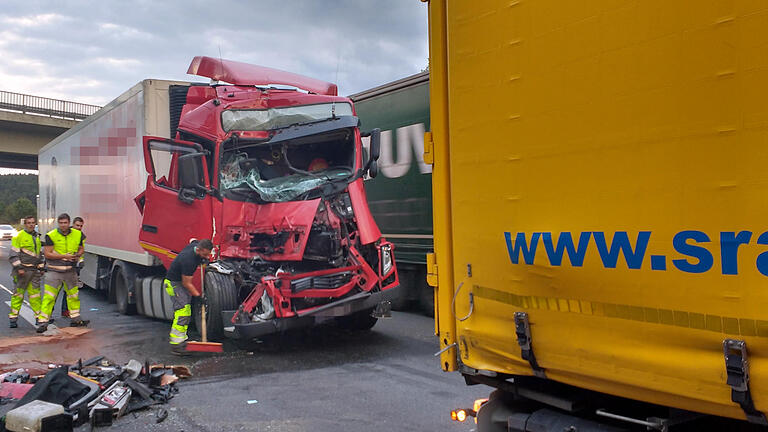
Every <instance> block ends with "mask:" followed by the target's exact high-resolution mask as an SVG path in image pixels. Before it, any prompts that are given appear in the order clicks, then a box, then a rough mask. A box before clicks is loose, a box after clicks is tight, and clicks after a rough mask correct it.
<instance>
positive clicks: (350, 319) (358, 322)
mask: <svg viewBox="0 0 768 432" xmlns="http://www.w3.org/2000/svg"><path fill="white" fill-rule="evenodd" d="M371 312H373V308H371V309H365V310H361V311H358V312H355V313H353V314H351V315H346V316H340V317H336V318H335V319H336V325H338V326H339V327H341V328H343V329H345V330H352V331H364V330H370V329H371V328H373V326H375V325H376V322H377V321H378V320H379V319H378V318H374V317H372V316H371Z"/></svg>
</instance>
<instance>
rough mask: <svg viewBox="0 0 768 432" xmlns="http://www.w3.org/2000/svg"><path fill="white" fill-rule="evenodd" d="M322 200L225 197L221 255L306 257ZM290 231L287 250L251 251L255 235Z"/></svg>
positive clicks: (272, 259)
mask: <svg viewBox="0 0 768 432" xmlns="http://www.w3.org/2000/svg"><path fill="white" fill-rule="evenodd" d="M319 204H320V199H315V200H310V201H291V202H283V203H269V204H254V203H246V202H239V201H232V200H228V199H224V204H223V211H222V219H223V221H224V227H222V233H221V236H222V237H221V256H223V257H229V258H250V257H254V256H256V255H259V256H261V257H262V258H264V259H266V260H271V261H300V260H301V259H302V257H303V256H304V248H305V247H306V245H307V239H308V238H309V232H310V230H311V228H312V221H313V220H314V219H315V213H317V207H318V205H319ZM280 232H287V233H289V234H288V239H287V241H286V242H285V244H284V246H283V249H284V251H283V252H275V253H272V254H264V253H258V252H255V251H254V252H252V251H251V235H252V234H256V235H276V234H278V233H280Z"/></svg>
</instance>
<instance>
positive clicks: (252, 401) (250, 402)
mask: <svg viewBox="0 0 768 432" xmlns="http://www.w3.org/2000/svg"><path fill="white" fill-rule="evenodd" d="M257 403H259V401H257V400H256V399H251V400H249V401H248V405H253V404H257Z"/></svg>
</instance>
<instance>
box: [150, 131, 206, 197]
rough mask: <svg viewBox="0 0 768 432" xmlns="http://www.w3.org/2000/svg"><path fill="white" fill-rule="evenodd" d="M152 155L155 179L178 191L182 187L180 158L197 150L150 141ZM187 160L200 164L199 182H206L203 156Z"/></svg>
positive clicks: (158, 183) (158, 182)
mask: <svg viewBox="0 0 768 432" xmlns="http://www.w3.org/2000/svg"><path fill="white" fill-rule="evenodd" d="M149 150H150V156H151V158H152V166H153V168H154V172H155V176H154V179H153V180H154V181H155V183H156V184H157V185H159V186H162V187H165V188H168V189H172V190H175V191H178V190H179V189H180V188H181V184H182V183H181V178H180V174H179V170H180V165H181V164H180V160H179V158H180V157H181V156H183V155H185V154H189V153H195V152H196V150H195V149H193V148H191V147H187V146H181V145H174V144H169V143H164V142H150V145H149ZM187 161H189V162H192V163H196V164H198V168H197V173H198V175H199V176H200V178H199V179H197V183H198V184H200V185H202V184H205V177H204V172H203V166H202V161H203V159H202V158H194V159H191V160H190V159H187Z"/></svg>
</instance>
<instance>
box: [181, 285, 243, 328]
mask: <svg viewBox="0 0 768 432" xmlns="http://www.w3.org/2000/svg"><path fill="white" fill-rule="evenodd" d="M202 302H204V303H205V324H206V331H207V333H208V339H209V340H212V341H219V340H221V339H222V338H223V337H224V322H223V321H222V319H221V312H222V311H225V310H234V309H237V306H238V304H237V287H236V286H235V282H234V281H233V280H232V278H231V277H229V276H227V275H223V274H221V273H216V272H207V273H206V274H205V297H203V298H200V299H196V301H193V302H192V316H193V317H194V321H195V328H197V331H198V332H202V328H203V326H202V313H201V307H200V305H201V303H202Z"/></svg>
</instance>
